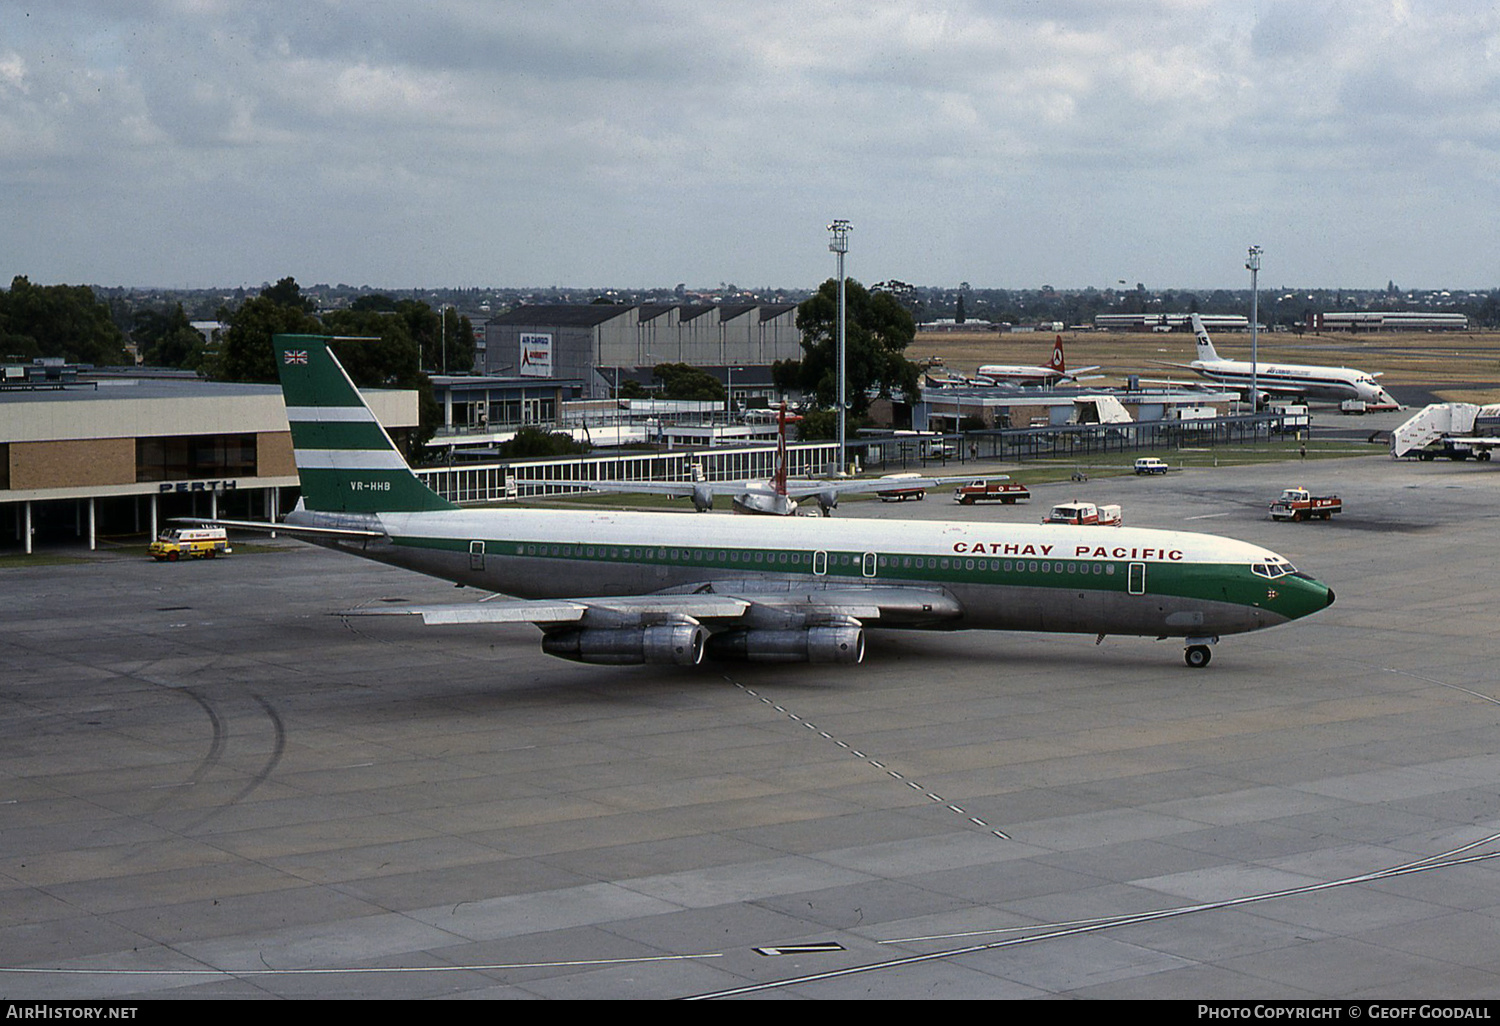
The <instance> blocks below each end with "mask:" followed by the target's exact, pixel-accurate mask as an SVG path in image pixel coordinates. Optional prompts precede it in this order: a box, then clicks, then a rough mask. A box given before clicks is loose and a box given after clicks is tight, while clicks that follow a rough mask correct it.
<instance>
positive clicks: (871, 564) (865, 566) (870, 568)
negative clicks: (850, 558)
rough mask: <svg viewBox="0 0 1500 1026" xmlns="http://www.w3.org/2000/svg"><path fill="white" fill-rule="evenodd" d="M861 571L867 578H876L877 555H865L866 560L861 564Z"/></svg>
mask: <svg viewBox="0 0 1500 1026" xmlns="http://www.w3.org/2000/svg"><path fill="white" fill-rule="evenodd" d="M860 570H861V571H863V572H864V575H865V576H866V577H874V576H875V553H873V552H866V553H865V555H864V559H863V560H862V561H861V562H860Z"/></svg>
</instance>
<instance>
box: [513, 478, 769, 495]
mask: <svg viewBox="0 0 1500 1026" xmlns="http://www.w3.org/2000/svg"><path fill="white" fill-rule="evenodd" d="M543 483H545V484H549V485H577V486H578V487H579V488H592V489H593V490H594V491H596V492H641V493H648V494H652V495H671V496H674V497H676V498H685V497H686V496H689V495H692V494H693V492H694V490H695V489H699V488H706V489H708V490H709V492H710V494H714V495H729V494H731V493H732V492H733V491H736V490H737V491H744V490H745V489H744V487H743V486H744V485H745V484H746V482H744V481H547V482H541V481H518V482H517V484H543ZM732 486H739V487H738V488H735V487H732Z"/></svg>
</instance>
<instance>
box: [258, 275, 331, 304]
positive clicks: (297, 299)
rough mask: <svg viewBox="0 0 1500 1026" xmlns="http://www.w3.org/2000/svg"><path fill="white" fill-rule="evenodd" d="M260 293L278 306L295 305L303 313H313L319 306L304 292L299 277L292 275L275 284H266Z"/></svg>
mask: <svg viewBox="0 0 1500 1026" xmlns="http://www.w3.org/2000/svg"><path fill="white" fill-rule="evenodd" d="M260 294H261V295H262V296H264V297H265V298H266V299H269V300H270V301H271V302H273V303H275V304H276V305H277V306H290V307H295V308H296V309H298V310H301V311H302V312H303V313H312V312H313V311H314V310H316V309H317V308H318V304H317V302H316V301H315V300H313V299H311V298H310V297H308V296H304V295H303V294H302V286H300V285H298V284H297V279H296V278H293V277H291V276H290V275H288V276H287V277H285V278H283V279H281V280H280V281H278V282H277V283H276V284H275V285H267V286H265V287H264V288H262V289H261V290H260Z"/></svg>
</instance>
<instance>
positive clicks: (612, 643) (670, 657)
mask: <svg viewBox="0 0 1500 1026" xmlns="http://www.w3.org/2000/svg"><path fill="white" fill-rule="evenodd" d="M707 637H708V631H706V630H704V628H703V626H702V625H701V624H696V623H665V624H655V625H653V626H650V627H575V628H570V629H566V630H557V631H549V632H547V634H545V635H543V637H542V651H543V652H545V653H547V654H548V655H551V656H557V657H558V658H559V659H571V660H573V661H574V662H575V663H594V664H599V665H605V666H633V665H636V664H639V663H652V664H657V665H668V666H697V665H698V664H699V663H701V662H702V661H703V649H704V642H705V641H706V640H707Z"/></svg>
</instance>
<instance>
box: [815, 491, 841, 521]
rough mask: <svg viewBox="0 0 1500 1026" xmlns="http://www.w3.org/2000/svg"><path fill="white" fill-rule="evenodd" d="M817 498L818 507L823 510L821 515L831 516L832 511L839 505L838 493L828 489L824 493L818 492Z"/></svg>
mask: <svg viewBox="0 0 1500 1026" xmlns="http://www.w3.org/2000/svg"><path fill="white" fill-rule="evenodd" d="M817 498H818V505H819V506H820V507H822V509H823V515H824V516H825V517H827V516H832V515H833V511H834V510H835V509H837V508H838V505H839V493H838V492H836V491H834V490H833V489H831V488H830V489H829V490H828V491H826V492H819V493H818V496H817Z"/></svg>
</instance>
